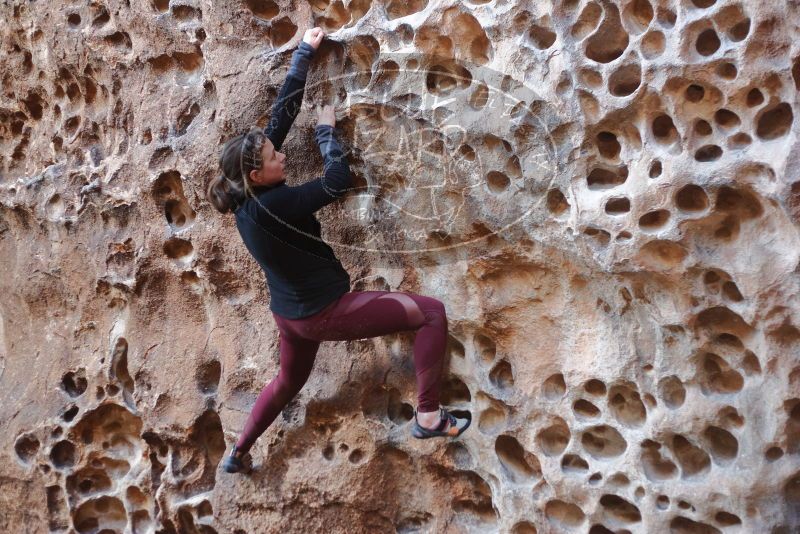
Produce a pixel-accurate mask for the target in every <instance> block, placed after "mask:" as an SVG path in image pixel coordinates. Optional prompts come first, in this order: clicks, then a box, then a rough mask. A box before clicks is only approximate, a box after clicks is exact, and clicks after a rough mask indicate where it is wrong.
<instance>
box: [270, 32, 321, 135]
mask: <svg viewBox="0 0 800 534" xmlns="http://www.w3.org/2000/svg"><path fill="white" fill-rule="evenodd" d="M323 37H324V33H323V32H322V30H321V29H320V28H311V29H310V30H307V31H306V33H305V35H304V36H303V41H302V42H301V43H300V45H299V46H298V47H297V50H295V51H294V53H293V54H292V64H291V66H290V67H289V72H288V74H287V75H286V80H285V81H284V82H283V85H282V86H281V90H280V91H279V92H278V98H277V99H276V100H275V104H274V105H273V106H272V113H271V114H270V118H269V124H267V126H266V128H264V133H265V134H266V135H267V137H269V140H270V141H272V144H273V146H274V147H275V150H280V148H281V146H282V145H283V141H284V139H286V135H287V134H288V133H289V129H290V128H291V127H292V123H294V119H295V118H296V117H297V114H298V113H300V106H301V105H302V104H303V93H304V91H305V87H306V75H307V74H308V66H309V63H310V62H311V59H312V58H313V57H314V52H315V51H316V49H317V47H318V46H319V43H321V42H322V38H323Z"/></svg>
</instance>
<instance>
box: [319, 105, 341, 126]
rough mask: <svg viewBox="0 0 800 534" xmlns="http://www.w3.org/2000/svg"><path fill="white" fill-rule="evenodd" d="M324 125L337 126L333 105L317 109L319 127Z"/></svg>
mask: <svg viewBox="0 0 800 534" xmlns="http://www.w3.org/2000/svg"><path fill="white" fill-rule="evenodd" d="M323 124H327V125H328V126H336V115H335V114H334V111H333V106H332V105H331V104H326V105H324V106H320V107H318V108H317V126H322V125H323Z"/></svg>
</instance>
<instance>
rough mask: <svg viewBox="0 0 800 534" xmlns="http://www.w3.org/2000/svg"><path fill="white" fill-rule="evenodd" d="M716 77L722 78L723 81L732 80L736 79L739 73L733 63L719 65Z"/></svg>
mask: <svg viewBox="0 0 800 534" xmlns="http://www.w3.org/2000/svg"><path fill="white" fill-rule="evenodd" d="M716 73H717V76H719V77H720V78H723V79H725V80H732V79H734V78H736V75H737V74H738V73H739V70H738V69H737V68H736V65H734V64H733V63H728V62H725V63H720V64H719V66H717V69H716Z"/></svg>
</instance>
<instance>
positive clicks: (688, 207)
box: [675, 184, 708, 212]
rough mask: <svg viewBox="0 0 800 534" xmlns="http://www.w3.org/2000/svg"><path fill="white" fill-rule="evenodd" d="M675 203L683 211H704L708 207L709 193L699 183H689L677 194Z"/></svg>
mask: <svg viewBox="0 0 800 534" xmlns="http://www.w3.org/2000/svg"><path fill="white" fill-rule="evenodd" d="M675 205H676V206H677V207H678V209H679V210H681V211H686V212H697V211H704V210H705V209H706V208H708V195H707V194H706V192H705V190H704V189H703V188H702V187H700V186H699V185H695V184H688V185H685V186H683V187H681V188H680V189H679V190H678V192H677V193H676V194H675Z"/></svg>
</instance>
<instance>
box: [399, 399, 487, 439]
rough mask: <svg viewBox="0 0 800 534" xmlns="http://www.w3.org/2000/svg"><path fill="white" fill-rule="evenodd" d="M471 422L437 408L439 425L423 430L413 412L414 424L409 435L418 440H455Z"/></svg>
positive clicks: (415, 411) (415, 412)
mask: <svg viewBox="0 0 800 534" xmlns="http://www.w3.org/2000/svg"><path fill="white" fill-rule="evenodd" d="M471 422H472V421H471V419H468V418H466V417H464V418H460V417H456V416H455V415H453V414H451V413H450V412H448V411H447V410H446V409H444V408H442V407H439V424H438V425H437V426H436V427H435V428H425V427H424V426H422V425H420V424H419V421H418V420H417V410H414V424H413V426H412V427H411V435H412V436H414V437H415V438H418V439H428V438H438V437H451V438H455V437H458V436H460V435H461V434H463V433H464V431H465V430H466V429H467V428H468V427H469V424H470V423H471ZM448 423H450V426H449V427H448V426H447V424H448ZM445 428H446V430H445Z"/></svg>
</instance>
